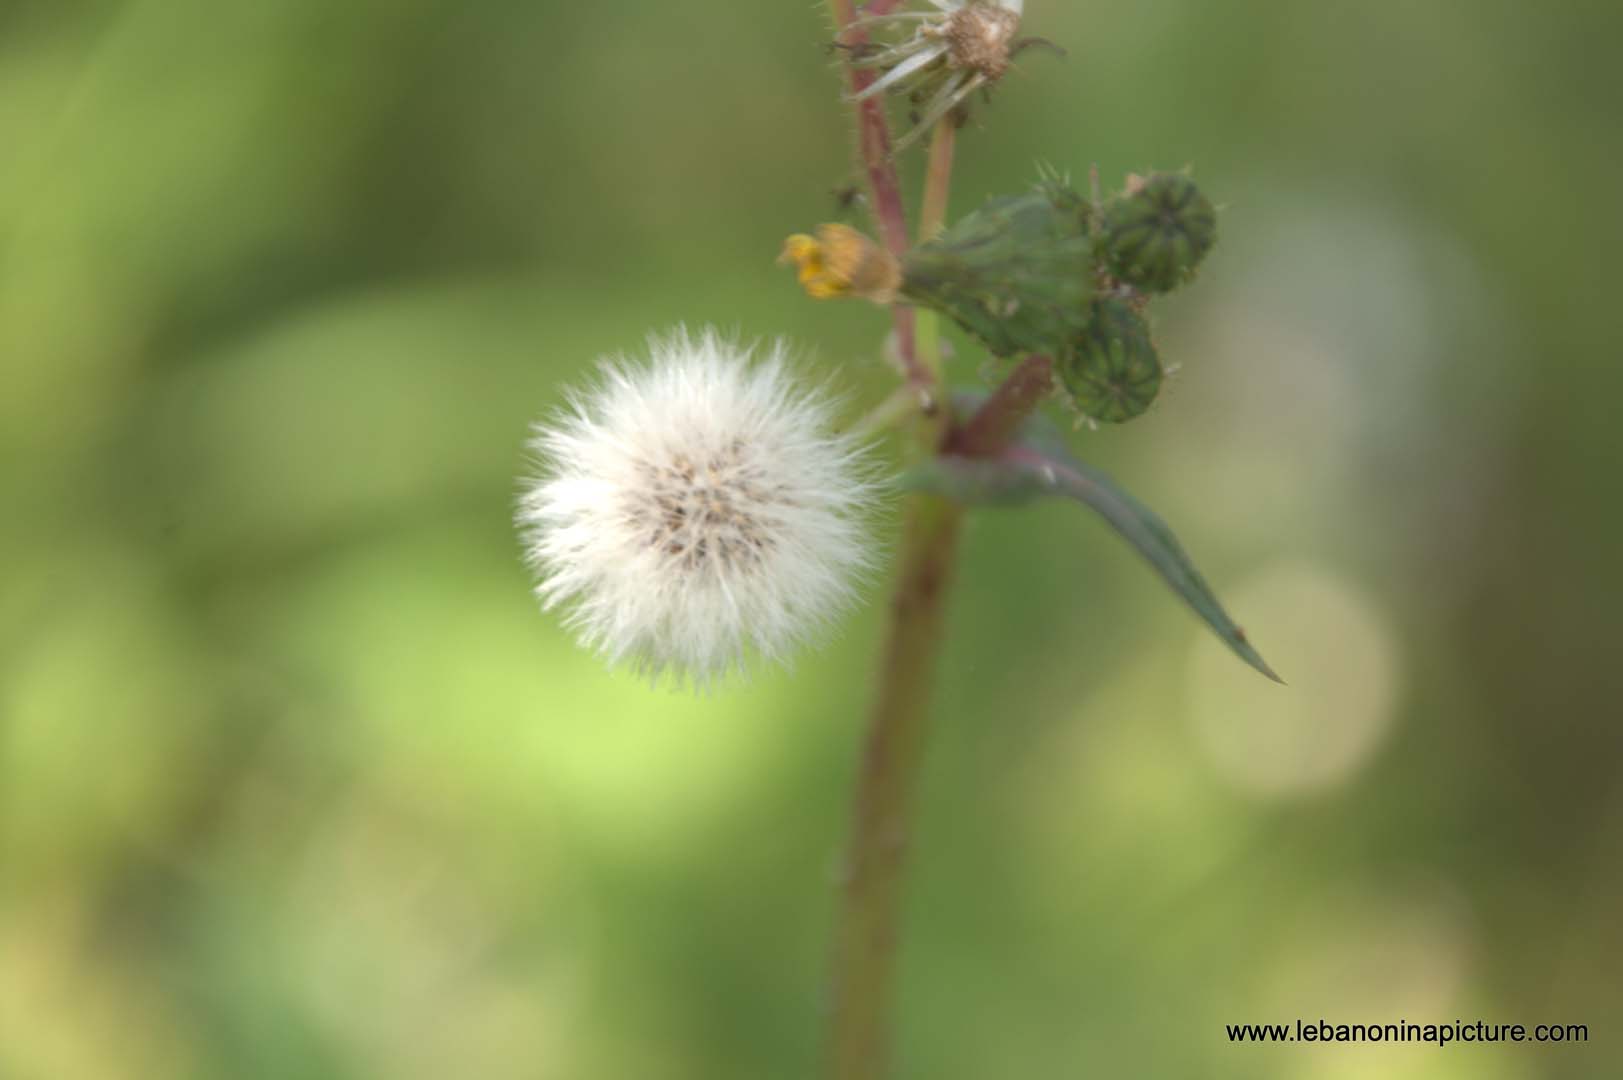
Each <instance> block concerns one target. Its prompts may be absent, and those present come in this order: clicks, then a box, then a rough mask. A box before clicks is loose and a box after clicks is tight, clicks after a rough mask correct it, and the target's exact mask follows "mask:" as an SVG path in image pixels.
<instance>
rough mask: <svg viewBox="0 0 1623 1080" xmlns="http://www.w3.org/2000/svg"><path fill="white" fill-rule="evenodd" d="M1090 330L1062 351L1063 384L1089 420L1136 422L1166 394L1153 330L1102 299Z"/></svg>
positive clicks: (1121, 305)
mask: <svg viewBox="0 0 1623 1080" xmlns="http://www.w3.org/2000/svg"><path fill="white" fill-rule="evenodd" d="M1092 316H1093V317H1092V318H1091V319H1090V320H1089V322H1088V325H1087V328H1086V329H1085V330H1084V331H1083V332H1082V333H1081V334H1080V335H1078V336H1077V338H1076V339H1075V340H1073V341H1072V342H1071V343H1070V344H1069V345H1067V346H1066V347H1065V348H1064V349H1062V350H1060V352H1059V353H1058V355H1057V357H1056V359H1057V360H1058V371H1059V377H1060V382H1061V383H1062V384H1064V386H1065V390H1066V392H1067V393H1068V394H1069V395H1070V397H1071V401H1072V402H1073V403H1074V404H1075V405H1076V407H1077V409H1078V410H1080V411H1081V412H1082V414H1083V415H1085V416H1090V417H1092V418H1093V419H1095V420H1102V421H1106V422H1108V423H1120V422H1121V421H1123V420H1131V419H1132V418H1133V417H1135V416H1137V415H1139V414H1140V413H1142V412H1143V411H1144V410H1145V409H1148V408H1149V407H1150V403H1151V402H1152V401H1154V400H1155V395H1156V394H1157V393H1158V392H1159V391H1160V389H1161V377H1162V374H1163V372H1162V370H1161V358H1160V357H1159V356H1158V355H1156V352H1155V346H1154V345H1153V344H1151V342H1150V332H1149V327H1147V326H1146V325H1145V324H1144V320H1143V318H1142V317H1141V316H1139V314H1138V313H1137V312H1135V311H1134V310H1133V309H1132V308H1131V307H1130V306H1129V305H1127V304H1126V303H1123V302H1122V301H1120V300H1111V299H1102V300H1098V301H1096V302H1095V303H1094V304H1093V306H1092Z"/></svg>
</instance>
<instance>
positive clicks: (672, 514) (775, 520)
mask: <svg viewBox="0 0 1623 1080" xmlns="http://www.w3.org/2000/svg"><path fill="white" fill-rule="evenodd" d="M758 354H760V355H758ZM832 413H833V405H832V402H831V401H830V399H829V397H828V396H827V394H825V393H823V392H821V391H817V390H808V389H807V388H805V387H803V386H801V385H800V384H798V383H797V381H796V380H795V378H794V377H793V375H792V374H791V371H790V369H789V362H788V356H787V348H786V346H784V345H783V344H782V343H777V344H773V345H771V346H769V347H767V348H765V349H755V348H749V347H744V346H740V345H737V344H733V343H731V342H729V341H727V340H726V339H724V338H722V337H721V336H719V335H718V334H717V333H716V332H714V331H708V330H707V331H705V332H702V333H700V334H697V335H692V334H688V333H687V332H685V331H677V332H676V333H673V334H671V335H669V336H666V337H662V338H655V339H652V340H651V341H650V357H649V361H648V362H647V363H646V364H633V363H629V362H627V361H624V360H617V361H609V362H606V363H605V364H604V365H603V367H602V371H601V375H600V378H599V381H598V383H597V385H596V386H595V387H593V388H592V389H591V390H589V391H587V392H586V393H583V394H579V395H576V396H574V397H573V398H571V403H570V408H569V409H568V410H567V411H566V412H565V413H564V414H563V415H561V416H559V417H557V418H555V419H554V420H552V421H550V422H546V423H543V424H540V425H538V426H537V428H536V430H535V434H534V438H533V439H532V441H531V444H530V446H531V449H532V451H533V452H534V453H535V454H536V456H537V457H538V459H539V460H540V463H541V475H539V476H538V477H537V478H536V479H535V480H534V481H533V482H532V483H531V484H529V485H528V487H527V490H526V491H525V492H524V494H523V495H522V497H521V500H520V503H519V510H518V522H519V526H520V530H521V532H522V534H523V537H524V541H525V548H526V555H527V557H528V560H529V561H530V563H531V565H532V566H533V567H534V568H535V570H536V572H537V574H538V577H539V584H538V585H537V586H536V594H537V596H538V597H539V598H540V600H541V602H542V604H543V606H544V607H546V608H548V609H552V608H555V607H562V608H564V609H566V610H567V612H568V614H567V616H566V623H567V625H569V626H570V627H571V629H573V630H574V632H575V633H576V635H577V636H578V638H579V639H580V641H581V642H582V644H584V645H586V646H587V647H589V648H592V649H594V650H596V651H598V652H599V653H601V654H602V655H603V656H604V657H606V658H607V659H608V660H609V662H610V663H622V662H623V663H627V664H630V665H631V666H633V667H635V668H637V669H639V670H642V671H645V672H648V673H650V674H652V675H655V676H657V675H659V674H660V673H661V672H670V673H672V674H674V675H676V676H677V677H678V678H679V679H681V678H689V679H692V680H693V681H694V682H696V683H700V684H703V683H707V682H709V681H710V680H712V679H713V678H715V677H717V676H719V675H722V674H725V673H726V672H727V671H728V670H730V669H735V668H739V667H741V666H742V665H743V662H744V660H745V658H746V656H747V655H748V654H749V653H750V652H752V651H753V652H755V653H758V654H760V655H761V656H763V657H766V658H768V659H772V660H781V659H783V658H785V657H786V656H787V654H788V653H789V652H790V650H791V649H792V648H793V646H795V645H796V644H798V643H800V642H802V641H804V640H805V639H807V638H808V637H810V636H813V635H814V634H815V633H816V632H817V630H818V629H819V628H821V627H823V626H825V625H827V623H828V622H829V621H830V620H831V619H832V618H833V617H834V616H835V615H836V614H838V613H839V612H840V611H841V610H842V609H843V608H845V607H846V606H847V605H848V603H849V602H850V601H851V600H852V599H853V590H854V585H855V584H856V582H857V581H859V580H860V578H861V576H862V572H863V571H864V570H865V569H866V568H867V567H868V566H869V565H870V559H871V556H870V551H871V547H870V544H869V541H868V537H867V535H866V531H865V529H864V527H863V524H862V520H861V519H862V517H863V514H864V512H865V511H866V510H867V509H868V508H870V506H871V505H872V503H873V501H874V498H875V495H876V492H877V485H876V483H875V482H874V480H873V478H872V472H871V469H870V467H869V466H868V465H867V463H866V462H865V460H864V458H863V455H862V452H861V449H860V447H859V446H858V445H857V444H856V443H855V442H853V441H852V440H850V439H848V438H845V437H842V436H837V435H834V434H831V433H830V426H831V421H832V419H833V416H832Z"/></svg>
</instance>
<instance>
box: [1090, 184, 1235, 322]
mask: <svg viewBox="0 0 1623 1080" xmlns="http://www.w3.org/2000/svg"><path fill="white" fill-rule="evenodd" d="M1101 234H1102V235H1101V240H1102V242H1103V244H1104V248H1105V254H1106V258H1107V259H1108V261H1109V265H1110V270H1111V272H1112V273H1113V274H1114V275H1115V276H1116V277H1117V278H1118V279H1120V280H1121V281H1123V282H1125V283H1127V284H1129V285H1133V286H1136V287H1138V288H1140V289H1144V290H1146V291H1148V292H1156V293H1164V292H1171V291H1172V290H1173V289H1175V288H1177V287H1178V286H1179V285H1181V284H1183V283H1184V282H1185V281H1187V280H1188V279H1189V277H1190V276H1191V275H1192V274H1193V273H1194V272H1195V267H1197V266H1199V265H1200V260H1201V259H1203V258H1205V257H1206V253H1207V252H1208V251H1210V250H1211V249H1212V244H1213V243H1215V242H1216V240H1217V213H1216V211H1215V210H1213V209H1212V204H1211V201H1210V200H1209V199H1207V198H1206V196H1204V195H1202V194H1201V193H1200V189H1199V188H1197V187H1196V186H1195V182H1194V181H1193V180H1191V179H1189V177H1187V176H1185V175H1183V174H1182V173H1156V174H1154V175H1152V176H1150V177H1149V178H1148V179H1142V180H1141V179H1139V178H1138V177H1130V178H1129V180H1128V186H1127V191H1126V192H1124V193H1123V194H1121V195H1118V196H1117V197H1116V198H1114V199H1112V200H1110V202H1108V203H1106V204H1105V207H1104V213H1103V227H1102V229H1101Z"/></svg>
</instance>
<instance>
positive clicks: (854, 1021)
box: [828, 495, 963, 1080]
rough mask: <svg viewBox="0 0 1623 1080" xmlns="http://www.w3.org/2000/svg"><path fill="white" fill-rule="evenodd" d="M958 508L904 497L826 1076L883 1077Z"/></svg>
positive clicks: (851, 855)
mask: <svg viewBox="0 0 1623 1080" xmlns="http://www.w3.org/2000/svg"><path fill="white" fill-rule="evenodd" d="M962 513H963V511H962V508H961V507H959V506H958V505H957V504H955V503H951V502H948V501H946V500H944V499H940V498H936V497H934V496H928V495H915V496H912V497H911V498H910V499H909V501H908V508H907V519H906V523H905V526H904V529H903V535H902V558H901V572H900V577H899V579H898V581H897V583H896V594H895V598H894V599H893V600H892V602H891V621H890V631H889V634H888V636H887V638H886V641H885V651H884V657H883V666H882V667H881V669H880V680H879V691H878V695H877V697H876V698H875V700H874V703H873V711H872V712H871V713H870V715H869V724H868V734H867V738H866V742H865V744H864V746H863V751H862V767H861V773H860V774H859V776H858V779H857V798H856V808H855V812H854V817H853V820H852V824H851V839H850V847H849V850H848V852H847V854H846V861H845V865H844V873H843V875H842V880H841V895H840V921H839V927H838V929H837V931H836V936H835V942H834V978H833V987H832V991H833V993H832V1001H831V1005H832V1010H833V1011H832V1016H831V1018H830V1021H831V1028H830V1045H829V1072H828V1075H829V1077H830V1078H831V1080H880V1078H881V1077H883V1076H884V1075H885V1060H886V1053H887V1049H888V1041H889V1040H888V1026H889V1025H888V1017H889V1004H890V987H891V981H892V974H893V972H894V968H895V960H896V943H897V937H898V931H897V926H898V921H899V919H898V916H899V913H900V909H901V891H902V890H901V885H902V873H901V871H902V863H903V858H904V855H905V853H906V850H907V844H908V840H909V831H910V830H909V825H908V811H909V808H910V805H911V803H912V795H913V788H914V786H915V783H916V781H917V779H918V775H919V766H920V765H921V764H922V762H923V759H924V746H925V734H926V731H927V729H928V720H929V699H930V685H931V683H932V681H933V676H934V672H935V659H936V654H937V652H938V651H939V649H940V645H941V636H942V628H943V614H944V607H943V600H944V598H945V595H946V590H947V585H948V581H949V579H950V577H951V573H952V562H953V553H954V550H955V548H956V546H957V536H958V526H959V522H960V520H961V518H962Z"/></svg>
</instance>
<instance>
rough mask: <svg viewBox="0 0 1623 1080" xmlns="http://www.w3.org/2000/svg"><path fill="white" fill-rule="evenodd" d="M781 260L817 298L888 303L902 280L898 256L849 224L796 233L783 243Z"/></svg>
mask: <svg viewBox="0 0 1623 1080" xmlns="http://www.w3.org/2000/svg"><path fill="white" fill-rule="evenodd" d="M778 261H779V262H780V263H793V264H794V266H795V269H796V271H797V276H798V277H799V278H800V287H801V288H803V289H805V290H806V295H808V296H810V297H811V298H812V299H814V300H830V299H833V298H835V297H841V296H854V297H860V298H862V299H864V300H872V301H873V302H874V303H876V304H888V303H890V302H891V301H893V300H895V299H896V290H897V288H898V287H900V285H901V283H902V271H901V266H900V265H899V264H898V263H897V261H896V257H895V256H894V255H892V254H891V253H890V252H888V251H886V250H885V249H884V248H882V247H880V246H879V245H878V244H877V243H875V242H874V241H873V239H872V238H870V237H868V236H867V235H865V234H864V233H862V232H861V231H860V230H857V229H853V228H852V227H851V226H849V225H837V224H836V225H819V226H817V235H816V236H808V235H807V234H805V233H796V234H795V235H793V236H791V237H789V239H787V240H785V241H784V242H783V253H782V254H781V255H779V256H778Z"/></svg>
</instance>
